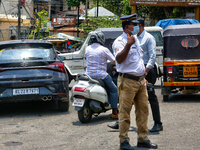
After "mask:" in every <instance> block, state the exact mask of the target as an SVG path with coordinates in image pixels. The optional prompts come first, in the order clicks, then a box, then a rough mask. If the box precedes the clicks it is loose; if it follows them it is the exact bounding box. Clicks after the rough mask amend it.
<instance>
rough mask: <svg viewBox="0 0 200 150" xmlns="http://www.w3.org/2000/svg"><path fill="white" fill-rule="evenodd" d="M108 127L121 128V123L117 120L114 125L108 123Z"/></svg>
mask: <svg viewBox="0 0 200 150" xmlns="http://www.w3.org/2000/svg"><path fill="white" fill-rule="evenodd" d="M108 127H110V128H112V129H119V123H118V121H116V122H115V124H114V125H108Z"/></svg>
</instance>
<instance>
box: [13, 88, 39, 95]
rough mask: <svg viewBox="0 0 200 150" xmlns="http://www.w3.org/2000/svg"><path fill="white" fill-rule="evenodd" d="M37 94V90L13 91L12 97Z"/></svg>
mask: <svg viewBox="0 0 200 150" xmlns="http://www.w3.org/2000/svg"><path fill="white" fill-rule="evenodd" d="M30 94H39V88H23V89H13V95H30Z"/></svg>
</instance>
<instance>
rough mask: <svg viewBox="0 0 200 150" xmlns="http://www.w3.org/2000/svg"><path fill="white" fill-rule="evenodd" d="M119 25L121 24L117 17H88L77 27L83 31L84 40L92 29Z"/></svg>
mask: <svg viewBox="0 0 200 150" xmlns="http://www.w3.org/2000/svg"><path fill="white" fill-rule="evenodd" d="M121 26H122V24H121V20H120V19H119V17H107V16H103V17H88V18H87V19H85V20H84V21H83V23H81V24H80V27H79V29H80V31H81V32H82V33H84V38H83V40H84V39H85V38H86V37H87V35H88V33H89V32H91V31H94V30H95V29H97V28H117V27H121Z"/></svg>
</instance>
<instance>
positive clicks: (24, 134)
mask: <svg viewBox="0 0 200 150" xmlns="http://www.w3.org/2000/svg"><path fill="white" fill-rule="evenodd" d="M158 84H159V82H158ZM156 93H157V96H158V99H159V102H160V111H161V118H162V122H163V126H164V130H163V131H161V132H160V133H149V139H150V140H151V141H152V142H153V143H156V144H158V149H159V150H199V149H200V145H199V143H200V136H199V135H200V95H199V94H191V95H187V94H181V95H180V94H176V95H172V96H170V101H169V102H163V101H162V96H161V94H160V93H161V92H160V90H159V89H156ZM56 108H57V106H56V105H55V103H46V102H42V103H36V102H34V103H32V102H28V103H11V104H9V103H6V104H0V110H1V113H0V129H1V130H0V139H1V142H0V150H117V149H119V138H118V135H119V133H118V130H112V129H110V128H108V127H107V125H108V124H113V123H114V122H115V120H112V119H110V118H109V117H110V114H111V111H108V112H106V113H103V114H100V116H98V117H93V118H92V120H91V122H90V123H88V124H82V123H80V122H79V120H78V117H77V112H76V111H75V110H74V108H73V107H72V106H70V109H69V111H68V112H59V111H57V110H56ZM152 126H153V121H152V115H151V112H150V114H149V122H148V128H149V129H151V127H152ZM129 137H130V144H131V145H132V146H134V147H135V150H140V149H141V148H137V147H136V145H137V140H136V139H137V134H136V125H135V115H134V107H133V110H132V112H131V127H130V130H129ZM141 150H142V149H141Z"/></svg>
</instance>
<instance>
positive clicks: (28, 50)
mask: <svg viewBox="0 0 200 150" xmlns="http://www.w3.org/2000/svg"><path fill="white" fill-rule="evenodd" d="M54 57H55V56H54V53H53V48H51V47H48V48H47V47H40V46H37V47H33V46H31V45H26V46H25V45H22V46H20V45H15V46H13V45H12V46H10V47H9V46H7V47H4V48H3V49H1V50H0V60H2V61H3V60H5V61H8V60H12V61H13V60H50V59H54Z"/></svg>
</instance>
